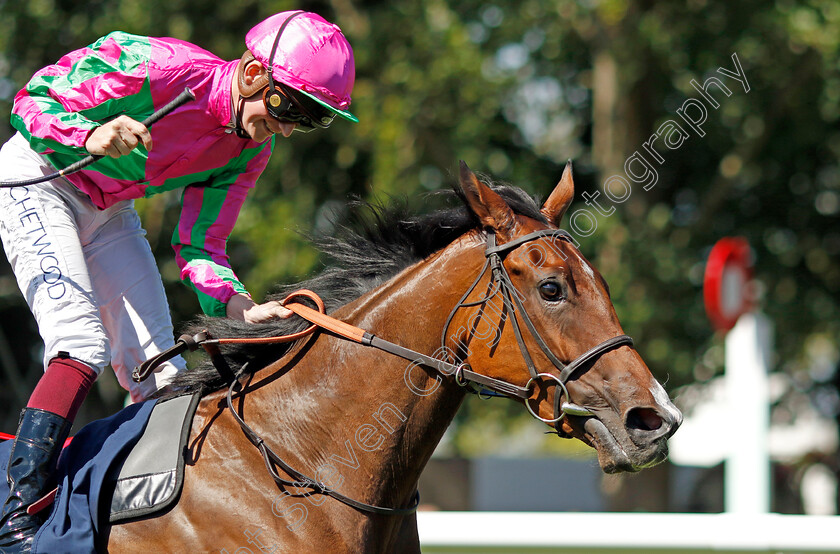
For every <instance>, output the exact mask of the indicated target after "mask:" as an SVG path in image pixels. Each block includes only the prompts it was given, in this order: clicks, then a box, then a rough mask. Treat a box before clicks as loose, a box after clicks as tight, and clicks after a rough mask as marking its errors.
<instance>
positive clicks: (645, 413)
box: [626, 408, 663, 431]
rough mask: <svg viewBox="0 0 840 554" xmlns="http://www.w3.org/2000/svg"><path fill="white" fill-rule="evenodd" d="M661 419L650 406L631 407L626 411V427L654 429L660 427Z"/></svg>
mask: <svg viewBox="0 0 840 554" xmlns="http://www.w3.org/2000/svg"><path fill="white" fill-rule="evenodd" d="M662 424H663V420H662V418H661V417H660V416H659V414H657V413H656V410H654V409H652V408H633V409H631V410H630V411H629V412H628V413H627V421H626V425H627V428H628V429H637V430H640V431H656V430H658V429H659V428H660V427H662Z"/></svg>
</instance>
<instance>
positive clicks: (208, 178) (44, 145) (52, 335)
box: [0, 11, 357, 552]
mask: <svg viewBox="0 0 840 554" xmlns="http://www.w3.org/2000/svg"><path fill="white" fill-rule="evenodd" d="M245 43H246V46H247V48H248V50H247V51H246V52H245V54H244V55H243V56H242V58H241V59H240V60H238V61H230V62H226V61H224V60H221V59H219V58H218V57H216V56H214V55H213V54H211V53H209V52H207V51H205V50H203V49H201V48H199V47H197V46H195V45H192V44H189V43H187V42H183V41H181V40H176V39H172V38H151V37H140V36H134V35H129V34H127V33H123V32H114V33H111V34H109V35H108V36H105V37H103V38H101V39H99V40H98V41H96V42H95V43H93V44H92V45H90V46H88V47H87V48H83V49H81V50H77V51H75V52H71V53H70V54H67V55H66V56H64V57H63V58H61V59H60V60H59V61H58V63H56V64H55V65H51V66H49V67H46V68H44V69H42V70H40V71H38V72H37V73H36V74H35V76H34V77H33V78H32V80H31V81H30V82H29V83H28V84H27V85H26V87H25V88H24V89H23V90H21V91H20V92H19V93H18V94H17V96H16V98H15V104H14V109H13V113H12V125H13V126H14V127H15V128H16V129H17V131H18V132H17V133H16V134H15V135H14V136H13V137H12V138H11V139H9V141H8V142H7V143H6V144H5V145H4V146H3V148H2V150H0V180H2V181H6V180H12V179H20V178H28V177H38V176H41V175H46V174H50V173H52V172H54V171H55V170H56V168H58V169H60V168H63V167H65V166H67V165H70V164H71V163H73V162H75V161H77V160H79V159H80V158H81V157H83V156H85V155H88V154H95V155H102V156H105V157H103V158H102V159H100V160H98V161H97V162H96V163H94V164H93V165H90V166H88V168H87V169H85V170H83V171H79V172H77V173H73V174H70V175H67V176H65V177H60V178H57V179H54V180H53V181H50V182H47V183H44V184H40V185H30V186H26V187H19V188H7V189H2V191H0V207H2V209H3V212H4V216H3V217H2V218H0V236H2V240H3V247H4V249H5V251H6V255H7V257H8V259H9V262H10V264H11V266H12V269H13V271H14V273H15V276H16V278H17V282H18V285H19V287H20V289H21V292H23V295H24V297H25V298H26V302H27V304H28V305H29V308H30V309H31V310H32V313H33V314H34V316H35V319H36V321H37V323H38V328H39V330H40V333H41V336H42V338H43V340H44V344H45V349H44V368H45V372H44V374H43V376H42V377H41V379H40V381H39V382H38V385H37V386H36V387H35V390H34V392H33V394H32V396H31V397H30V399H29V402H28V403H27V406H26V408H25V409H24V410H23V412H22V413H21V417H20V425H19V428H18V432H17V438H16V439H15V442H14V444H13V446H12V451H11V458H10V460H9V466H8V474H7V479H8V481H9V485H10V489H11V490H10V494H9V498H8V499H7V500H6V502H5V504H4V505H3V508H2V519H0V522H2V527H0V552H29V550H30V547H31V545H32V540H33V537H34V535H35V533H36V531H37V530H38V528H39V527H40V525H41V520H40V519H39V518H38V516H33V515H29V514H27V513H26V508H27V506H29V505H30V504H32V503H33V502H34V501H36V500H38V499H39V498H41V497H42V496H43V495H44V494H46V493H47V492H49V490H51V488H52V487H53V486H54V483H53V480H54V479H53V473H54V470H55V464H56V461H57V458H58V453H59V451H60V450H61V446H62V444H63V443H64V440H65V439H66V437H67V435H68V433H69V431H70V427H71V424H72V422H73V419H74V418H75V416H76V413H77V411H78V409H79V407H80V405H81V403H82V401H83V400H84V398H85V396H86V395H87V393H88V391H89V390H90V388H91V386H92V385H93V382H94V381H95V379H96V377H97V376H98V375H99V374H100V373H101V372H102V371H103V369H104V368H105V367H106V366H107V365H109V364H110V365H111V366H112V367H113V369H114V371H115V373H116V375H117V378H118V380H119V382H120V384H121V385H122V386H123V387H124V388H125V389H126V390H128V391H129V393H130V395H131V400H132V401H134V402H137V401H141V400H144V399H146V398H148V397H149V396H150V395H152V394H153V393H155V392H156V391H157V390H159V389H160V388H162V387H164V386H165V385H166V384H167V383H168V382H169V381H170V380H171V379H172V377H173V376H174V375H175V374H176V373H178V372H180V371H183V370H184V369H185V362H184V360H183V359H182V358H180V357H177V358H175V359H172V360H170V361H169V362H167V363H166V364H164V365H163V366H162V367H161V368H160V369H159V370H158V371H157V372H156V373H155V374H153V375H152V376H151V377H150V378H149V379H148V380H147V381H145V382H143V383H135V382H133V381H132V379H131V372H132V370H133V369H134V367H135V366H137V365H139V364H140V363H142V362H143V361H144V360H146V359H148V358H151V357H152V356H154V355H156V354H158V353H159V352H161V351H163V350H165V349H167V348H169V347H170V346H172V345H173V343H174V340H173V328H172V322H171V319H170V315H169V307H168V304H167V301H166V297H165V295H164V288H163V284H162V280H161V278H160V274H159V272H158V270H157V268H156V264H155V260H154V257H153V256H152V251H151V248H150V246H149V243H148V241H147V240H146V239H145V231H144V230H143V229H142V227H141V225H140V221H139V218H138V215H137V212H136V211H135V209H134V206H133V203H134V199H136V198H143V197H147V196H151V195H153V194H157V193H160V192H165V191H169V190H172V189H176V188H177V189H182V193H181V194H182V201H181V202H182V203H181V213H180V218H179V221H178V225H177V229H175V232H174V234H173V238H172V245H173V247H174V249H175V258H176V261H177V263H178V267H179V268H180V271H181V279H182V280H183V281H184V282H185V283H186V284H187V285H188V286H189V287H191V288H192V289H193V290H195V292H196V293H197V295H198V298H199V302H200V304H201V308H202V310H203V311H204V312H205V313H207V314H208V315H212V316H226V317H230V318H234V319H239V320H243V321H246V322H250V323H259V322H265V321H268V320H271V319H275V318H283V317H288V316H289V315H291V312H290V311H288V310H286V309H285V308H283V307H282V306H280V304H279V303H278V302H266V303H263V304H258V303H256V302H254V301H253V300H252V299H251V297H250V295H249V294H248V292H247V290H246V289H245V287H244V286H243V285H242V283H241V282H240V281H239V279H238V278H237V277H236V274H235V273H234V271H233V269H232V268H231V267H230V264H229V260H228V256H227V254H226V244H227V238H228V236H229V234H230V233H231V231H232V229H233V226H234V223H235V221H236V218H237V216H238V214H239V211H240V208H241V207H242V204H243V202H244V200H245V196H246V195H247V193H248V191H249V190H250V189H251V188H252V187H253V186H254V183H255V182H256V180H257V178H258V177H259V175H260V174H261V173H262V171H263V169H264V168H265V166H266V164H267V162H268V159H269V156H270V154H271V151H272V149H273V147H274V139H275V136H276V135H277V134H280V135H281V136H282V137H283V138H289V137H290V136H291V135H292V132H293V131H303V132H306V131H311V130H313V129H316V128H326V127H328V126H329V125H330V123H331V122H332V121H333V119H334V118H335V116H340V117H342V118H344V119H348V120H350V121H357V119H356V118H355V117H354V116H353V115H352V114H351V113H350V112H349V111H347V107H348V106H349V105H350V93H351V91H352V89H353V82H354V78H355V63H354V59H353V51H352V49H351V47H350V45H349V43H348V42H347V39H346V38H345V37H344V35H343V34H342V32H341V30H340V29H339V28H338V27H337V26H336V25H333V24H332V23H329V22H327V21H326V20H324V19H323V18H322V17H320V16H318V15H316V14H313V13H308V12H303V11H297V12H283V13H279V14H276V15H274V16H272V17H269V18H268V19H266V20H265V21H263V22H261V23H260V24H258V25H257V26H256V27H254V28H253V29H251V30H250V31H249V32H248V34H247V36H246V40H245ZM185 87H189V88H190V89H191V90H192V91H193V92H194V94H195V96H196V100H195V101H194V102H190V103H187V104H186V105H184V106H182V107H180V108H179V109H177V110H176V111H174V112H172V114H170V115H168V116H167V117H164V118H163V119H161V120H160V121H159V122H157V123H155V125H154V128H153V129H152V130H151V132H150V130H149V129H147V128H146V127H145V126H144V125H143V124H141V123H139V121H141V120H143V119H144V118H145V117H147V116H148V115H149V114H151V113H153V112H154V111H155V110H156V109H157V108H159V107H160V106H162V105H164V104H166V103H168V102H169V101H170V100H172V99H173V98H175V97H176V96H177V95H178V94H179V93H180V92H182V91H183V90H184V89H185ZM153 137H154V141H153V140H152V138H153Z"/></svg>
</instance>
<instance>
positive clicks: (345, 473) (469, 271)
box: [271, 240, 483, 506]
mask: <svg viewBox="0 0 840 554" xmlns="http://www.w3.org/2000/svg"><path fill="white" fill-rule="evenodd" d="M482 261H483V260H482V258H481V254H480V251H479V250H478V249H476V248H475V247H474V246H471V245H470V244H469V241H466V240H465V244H464V245H460V246H459V245H453V246H450V247H449V248H448V249H446V250H444V251H443V252H441V253H439V254H437V255H435V256H434V257H432V258H430V259H429V260H426V261H424V262H421V263H419V264H417V265H415V266H412V267H411V268H409V269H407V270H405V271H403V272H402V273H400V274H399V275H397V276H396V277H395V278H393V279H391V280H390V281H389V282H388V283H386V284H385V285H383V286H382V287H380V288H378V289H377V290H375V291H373V292H371V293H369V294H368V295H365V296H364V297H362V298H360V299H359V300H358V301H356V302H353V303H352V304H350V305H348V306H346V307H345V308H342V309H341V310H339V311H337V312H336V314H335V315H336V317H338V318H340V319H342V320H345V321H347V322H349V323H352V324H354V325H357V326H359V327H361V328H363V329H365V330H367V331H369V332H371V333H373V334H375V335H377V336H379V337H381V338H383V339H386V340H389V341H391V342H395V343H397V344H400V345H402V346H405V347H407V348H410V349H413V350H415V351H417V352H421V353H424V354H428V355H432V354H434V353H435V351H436V350H437V349H438V348H439V347H440V334H441V331H442V330H443V327H444V325H445V324H446V318H447V316H448V315H449V311H450V310H451V309H452V307H453V306H455V304H456V303H457V301H458V299H459V297H460V296H461V295H462V294H463V293H464V291H465V290H466V288H467V286H468V285H469V283H470V282H471V281H472V279H474V278H475V274H476V273H477V271H478V269H479V267H480V265H481V263H482ZM281 381H286V383H287V385H286V386H277V387H274V391H275V392H274V394H275V395H276V397H275V398H274V399H272V400H271V401H272V402H273V403H274V405H275V406H277V405H280V406H286V407H287V409H286V410H281V412H284V413H285V415H284V416H283V418H284V419H286V422H285V426H286V427H285V428H283V425H284V423H281V427H280V428H278V429H277V430H276V432H277V433H278V434H279V435H280V436H282V437H283V442H284V443H285V444H287V445H289V446H290V447H291V448H294V449H296V450H297V452H296V453H295V457H297V459H298V460H299V462H300V463H303V464H304V465H305V466H307V467H305V468H300V469H301V471H303V472H304V473H309V474H310V475H314V474H316V473H317V474H319V475H320V476H326V475H329V478H327V477H324V480H325V481H327V482H325V484H327V485H328V486H334V487H335V488H336V489H337V490H339V491H340V492H342V493H344V494H346V495H348V496H351V497H353V498H357V499H360V500H363V501H365V502H368V503H373V504H379V505H386V506H398V505H400V506H404V505H405V504H406V503H408V502H409V501H410V500H411V497H412V495H413V492H414V487H415V485H416V481H417V479H418V478H419V476H420V473H421V472H422V470H423V467H424V466H425V464H426V462H427V461H428V459H429V457H430V456H431V454H432V452H433V451H434V449H435V447H436V445H437V444H438V442H439V441H440V439H441V437H442V436H443V433H444V431H445V430H446V428H447V426H448V425H449V423H450V422H451V421H452V418H453V417H454V416H455V413H456V412H457V410H458V407H459V405H460V403H461V401H462V400H463V398H464V392H463V389H461V388H460V387H457V386H452V384H451V382H450V381H449V380H447V379H444V378H442V377H440V376H439V375H438V374H437V373H436V372H435V371H433V370H430V369H425V368H422V367H417V366H416V365H415V364H412V363H411V362H409V361H407V360H404V359H401V358H398V357H396V356H393V355H391V354H388V353H385V352H382V351H378V350H375V349H373V348H370V347H364V346H360V345H357V344H355V343H351V342H347V341H342V340H339V339H335V338H329V339H327V338H326V337H321V338H319V339H318V340H317V341H316V342H315V344H313V345H312V346H311V348H310V351H309V352H308V353H307V354H306V355H305V356H304V357H303V359H302V360H301V362H300V363H298V364H297V365H296V366H295V367H294V368H293V369H292V370H291V371H290V372H289V373H288V374H287V375H286V376H284V377H283V378H282V379H280V380H278V383H280V382H281ZM290 430H291V431H293V432H294V434H295V435H296V436H295V438H292V437H291V436H290V434H291V433H290ZM330 481H331V482H330Z"/></svg>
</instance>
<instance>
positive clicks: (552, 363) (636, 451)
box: [449, 163, 682, 473]
mask: <svg viewBox="0 0 840 554" xmlns="http://www.w3.org/2000/svg"><path fill="white" fill-rule="evenodd" d="M460 182H461V188H462V190H463V192H464V196H465V197H466V200H467V204H468V205H469V208H470V209H471V210H472V212H473V213H474V214H475V215H476V216H477V217H478V219H479V220H480V221H481V224H482V226H483V227H484V229H485V230H486V231H487V233H488V237H489V240H488V246H487V249H486V252H485V255H486V256H487V258H488V260H489V265H490V266H491V267H494V266H495V269H493V270H492V272H489V271H488V272H486V275H484V277H483V278H482V279H483V280H479V281H478V282H477V283H476V285H475V287H474V288H473V289H471V292H470V294H468V295H466V296H467V297H466V298H464V299H463V300H462V302H461V304H460V307H461V309H457V310H456V311H455V312H454V313H453V319H452V321H451V322H450V325H449V329H450V334H449V337H450V339H452V338H454V342H455V344H454V345H452V347H453V348H456V349H458V350H459V357H461V356H464V357H466V360H467V363H468V364H469V367H470V368H471V370H472V371H473V372H475V373H479V374H483V375H486V376H488V377H491V378H493V379H497V380H500V381H505V382H507V383H511V384H513V385H516V386H517V387H519V389H518V390H519V391H525V392H524V394H520V395H519V396H527V398H525V399H523V401H524V403H525V404H526V406H527V407H528V409H529V410H530V411H531V413H532V414H533V415H535V416H536V417H538V418H539V419H541V420H543V421H546V422H547V423H548V424H549V425H552V426H554V427H555V428H556V431H557V433H558V434H559V435H561V436H569V437H576V438H578V439H580V440H582V441H583V442H585V443H587V444H589V445H590V446H592V447H594V448H595V449H596V450H597V451H598V460H599V463H600V465H601V467H602V469H603V470H604V471H606V472H610V473H611V472H618V471H638V470H639V469H642V468H644V467H649V466H652V465H654V464H657V463H659V462H661V461H663V460H664V459H665V458H666V457H667V453H668V447H667V442H666V441H667V438H668V437H670V436H671V435H672V434H673V433H674V432H675V431H676V429H677V427H679V425H680V423H681V421H682V414H681V413H680V412H679V410H677V408H676V407H675V406H674V405H673V404H672V403H671V401H670V399H669V398H668V395H667V393H666V392H665V390H664V389H663V387H662V386H661V385H660V384H659V383H658V382H657V381H656V380H655V379H654V378H653V376H652V375H651V373H650V371H649V370H648V367H647V366H646V365H645V362H644V361H643V360H642V358H641V356H639V354H638V353H637V351H636V350H635V349H634V348H633V347H632V341H631V340H630V339H629V337H626V336H624V335H623V331H622V329H621V325H620V323H619V321H618V317H617V316H616V313H615V309H614V308H613V305H612V302H611V300H610V295H609V289H608V287H607V284H606V282H605V281H604V279H603V277H602V276H601V275H600V273H598V271H597V270H596V269H595V268H594V267H592V265H591V264H590V263H589V262H588V261H587V260H586V259H584V257H583V256H582V255H581V253H580V252H579V251H578V249H577V248H575V246H574V244H573V239H571V237H570V235H568V234H566V233H564V232H562V231H560V230H559V229H558V227H559V223H560V220H561V219H562V217H563V214H564V212H565V211H566V209H567V208H568V206H569V204H570V203H571V201H572V197H573V196H574V183H573V181H572V174H571V166H570V165H569V166H567V167H566V171H565V172H564V174H563V177H562V178H561V180H560V182H559V183H558V185H557V187H556V188H555V190H554V191H553V192H552V193H551V195H550V196H549V198H548V199H547V200H546V202H545V204H544V206H543V207H542V210H541V212H542V215H543V217H544V219H545V221H547V222H548V224H546V222H545V221H541V220H538V219H535V218H530V217H525V216H522V215H517V214H516V213H514V211H513V210H512V209H511V207H510V206H509V205H508V204H507V202H506V201H505V200H504V199H503V198H502V197H501V196H500V195H499V194H497V193H496V192H494V191H493V190H492V189H491V188H490V187H489V186H487V185H486V184H484V183H482V182H481V181H480V180H479V179H478V178H477V177H476V176H475V175H474V174H473V173H472V171H470V170H469V168H467V166H466V164H463V163H462V165H461V179H460ZM494 258H495V260H494ZM499 266H501V267H499ZM482 294H483V296H482ZM466 307H473V309H472V310H468V309H464V308H466ZM456 329H457V330H459V332H460V335H458V336H456V335H457V333H456V335H453V334H452V333H451V331H452V330H456ZM456 377H457V376H456Z"/></svg>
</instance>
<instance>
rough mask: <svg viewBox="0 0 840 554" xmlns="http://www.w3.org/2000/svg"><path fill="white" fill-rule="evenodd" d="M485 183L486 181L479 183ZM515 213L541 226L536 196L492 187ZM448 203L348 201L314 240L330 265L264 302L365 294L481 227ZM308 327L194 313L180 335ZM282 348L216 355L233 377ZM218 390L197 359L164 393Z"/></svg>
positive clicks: (339, 302)
mask: <svg viewBox="0 0 840 554" xmlns="http://www.w3.org/2000/svg"><path fill="white" fill-rule="evenodd" d="M486 181H487V180H486V179H485V182H486ZM491 187H492V188H493V190H495V191H496V192H497V193H498V194H499V195H501V196H502V197H503V198H504V199H505V200H506V201H507V203H508V204H509V205H510V206H511V208H512V209H513V210H514V212H516V213H517V214H520V215H524V216H527V217H530V218H533V219H536V220H539V221H542V222H545V221H546V220H545V217H544V216H543V215H542V214H540V205H541V203H540V202H539V200H538V199H536V198H532V197H531V196H529V195H528V194H527V193H525V192H524V191H523V190H522V189H519V188H516V187H512V186H505V185H495V184H491ZM437 196H443V197H444V198H445V200H446V201H447V202H448V203H452V202H451V199H452V198H453V197H458V198H460V200H461V202H460V204H459V205H457V206H456V207H449V208H444V209H440V210H437V211H434V212H431V213H428V214H425V215H412V214H409V213H408V210H407V209H406V208H405V205H404V204H399V205H397V204H395V205H392V206H381V205H374V204H370V203H367V202H360V201H355V202H352V203H351V204H350V205H349V206H348V208H349V211H348V215H347V217H346V221H345V222H343V223H341V224H340V225H336V227H335V229H336V230H335V232H334V233H333V236H329V237H323V238H318V239H313V242H314V243H315V245H316V246H317V247H318V249H319V251H320V252H321V253H322V254H323V255H324V256H325V257H326V258H327V259H329V260H331V262H329V263H327V267H326V269H324V270H323V271H322V272H321V273H319V274H317V275H315V276H314V277H312V278H310V279H307V280H305V281H303V282H300V283H295V284H290V285H284V286H281V287H279V288H278V289H277V291H276V292H275V293H274V294H271V295H269V296H268V300H279V299H282V298H284V297H285V296H286V295H288V294H289V293H290V292H292V291H295V290H298V289H301V288H305V289H309V290H312V291H314V292H316V293H317V294H318V295H319V296H320V297H321V298H322V299H323V301H324V303H325V304H326V307H327V312H328V313H330V312H333V311H334V310H335V309H337V308H338V307H340V306H343V305H345V304H347V303H349V302H351V301H353V300H355V299H356V298H359V297H360V296H362V295H363V294H365V293H366V292H368V291H370V290H372V289H374V288H376V287H377V286H379V285H380V284H382V283H384V282H385V281H387V280H388V279H390V278H391V277H393V276H394V275H396V274H397V273H398V272H399V271H401V270H403V269H404V268H406V267H408V266H409V265H411V264H414V263H416V262H418V261H420V260H423V259H425V258H426V257H428V256H429V255H430V254H432V253H434V252H437V251H438V250H441V249H442V248H444V247H446V246H447V245H449V244H450V243H451V242H452V241H454V240H455V239H456V238H458V237H460V236H461V235H463V234H465V233H467V232H468V231H470V230H473V229H477V228H478V227H480V223H479V221H478V220H477V218H476V217H475V215H474V214H473V213H472V212H471V211H470V210H469V209H468V208H467V206H466V202H465V200H464V198H463V195H462V193H461V191H460V190H458V189H455V191H454V193H453V192H446V191H444V192H442V193H439V194H438V195H437ZM306 326H307V324H306V322H304V321H302V320H301V319H300V318H298V317H292V318H290V319H286V320H280V321H274V322H271V323H266V324H257V325H255V324H249V323H244V322H240V321H236V320H232V319H228V318H218V317H209V316H200V317H199V318H198V319H197V320H195V321H193V322H192V323H190V324H189V325H188V326H187V328H186V329H185V330H184V332H185V333H186V334H189V335H193V334H195V333H197V332H199V331H201V330H202V329H207V330H208V331H209V332H210V334H211V335H212V336H214V337H217V338H218V337H247V338H254V337H268V336H276V335H285V334H289V333H293V332H296V331H300V330H301V329H303V328H305V327H306ZM289 347H290V345H288V344H277V345H267V346H254V345H232V346H226V347H224V348H223V353H224V355H225V358H226V359H227V361H228V363H229V364H230V366H231V368H232V369H233V370H234V372H237V371H239V370H240V368H242V366H243V365H244V364H245V363H246V362H250V363H249V364H248V368H247V370H246V371H248V372H252V371H255V370H257V369H259V368H261V367H264V366H265V365H267V364H268V363H270V362H272V361H274V360H276V359H278V358H279V357H280V356H282V355H283V353H284V352H285V351H287V350H288V349H289ZM224 385H225V383H224V381H223V380H222V379H221V378H220V377H219V375H218V373H217V372H216V370H215V368H214V367H213V366H212V364H210V362H209V361H208V360H207V357H206V356H204V358H203V361H202V362H201V363H200V365H199V366H198V367H196V368H194V369H190V370H189V371H186V372H184V373H182V374H180V375H178V376H177V377H176V378H175V380H174V381H173V382H172V383H171V385H170V387H169V391H171V394H176V393H177V394H182V393H184V392H200V393H201V394H206V393H208V392H211V391H213V390H218V389H220V388H221V387H223V386H224Z"/></svg>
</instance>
